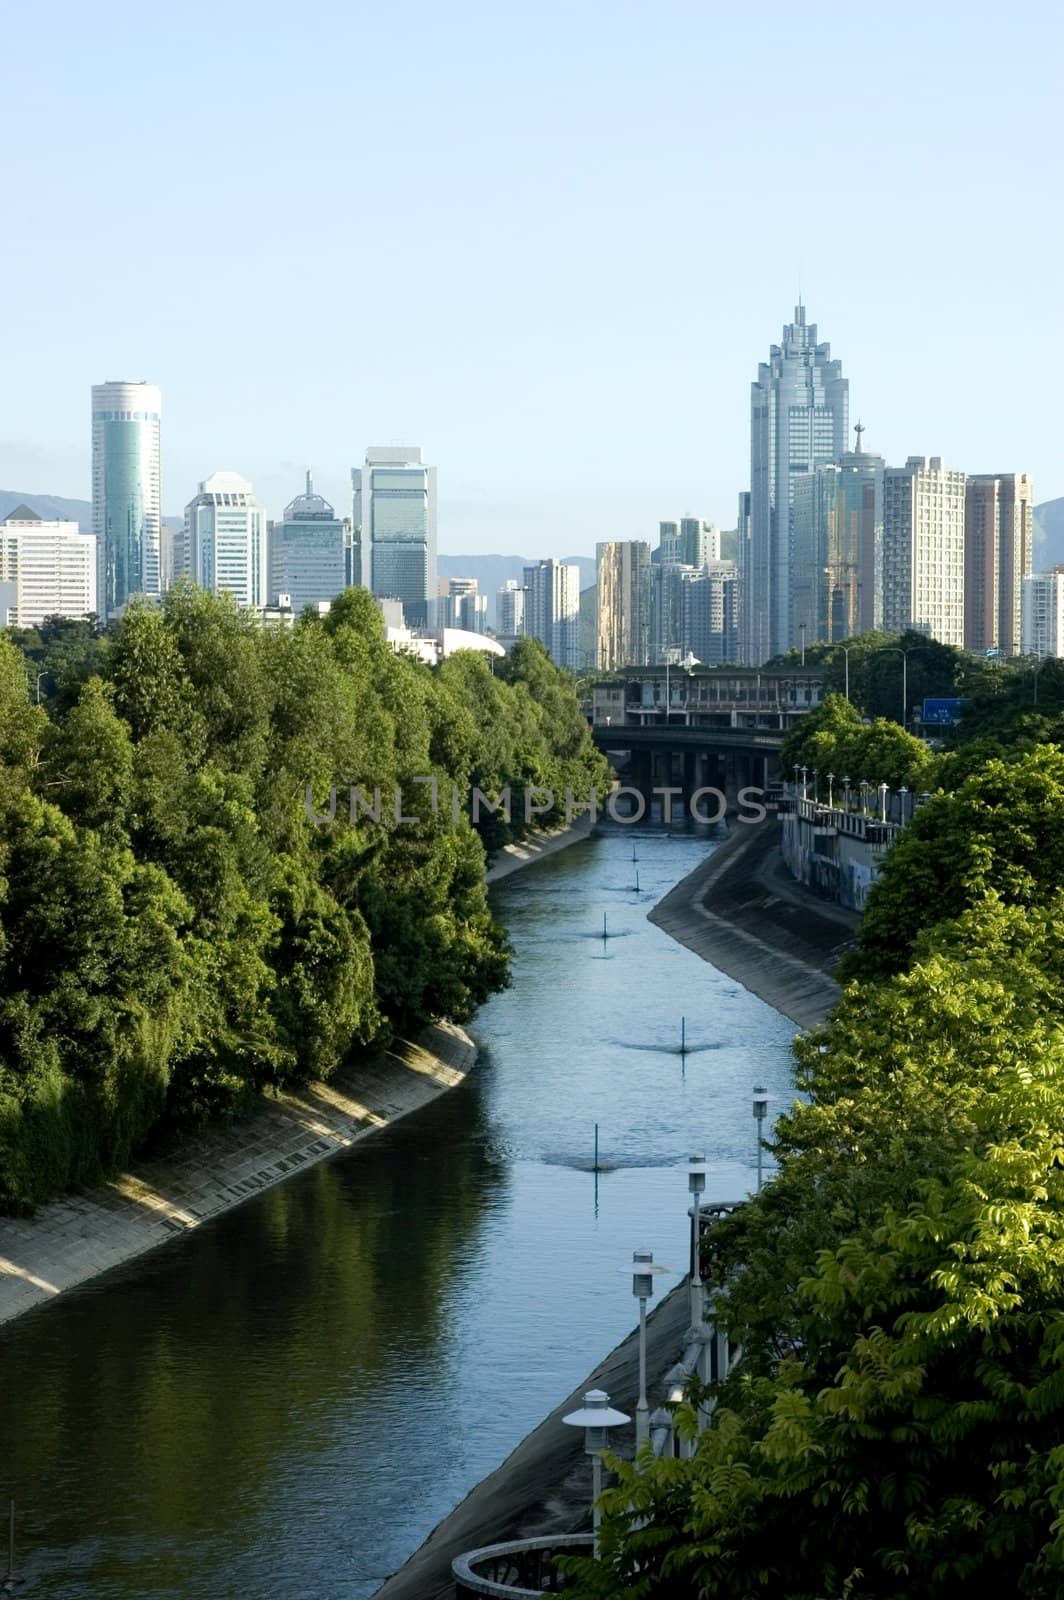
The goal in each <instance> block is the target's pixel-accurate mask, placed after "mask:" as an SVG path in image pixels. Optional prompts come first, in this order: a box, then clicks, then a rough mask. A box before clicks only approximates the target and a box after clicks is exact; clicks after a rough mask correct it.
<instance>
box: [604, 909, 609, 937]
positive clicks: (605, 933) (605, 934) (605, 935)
mask: <svg viewBox="0 0 1064 1600" xmlns="http://www.w3.org/2000/svg"><path fill="white" fill-rule="evenodd" d="M602 937H603V938H604V939H606V938H608V937H609V935H608V934H607V932H606V913H605V912H603V913H602Z"/></svg>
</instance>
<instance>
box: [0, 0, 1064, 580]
mask: <svg viewBox="0 0 1064 1600" xmlns="http://www.w3.org/2000/svg"><path fill="white" fill-rule="evenodd" d="M1060 15H1061V13H1060V10H1059V8H1058V7H1057V6H1056V5H1051V4H1048V3H1047V4H1033V3H1030V0H1013V3H1011V4H1009V5H1007V6H1001V5H1000V4H995V5H992V6H991V5H986V4H982V3H979V0H976V3H971V0H967V3H964V4H959V3H955V0H945V3H943V0H936V3H935V4H930V5H929V4H927V3H926V0H925V3H921V4H919V5H911V4H907V3H902V4H894V5H891V6H890V7H889V8H888V7H882V6H872V5H865V6H861V5H859V4H849V5H837V4H828V3H822V4H816V3H815V0H812V3H811V0H803V3H802V4H800V5H797V4H787V5H784V4H780V3H777V0H767V3H762V4H760V5H756V6H754V5H746V6H742V7H740V6H738V5H736V4H735V3H734V0H729V3H728V4H719V3H717V0H702V3H698V4H695V3H682V0H659V3H658V4H657V5H654V6H651V5H647V4H641V5H633V4H629V3H625V0H620V3H618V0H611V3H610V4H605V3H603V0H592V3H583V4H582V3H580V0H575V3H573V0H570V3H569V4H560V3H557V0H540V3H539V4H537V5H534V6H529V5H522V6H518V5H516V4H505V3H504V4H499V0H494V3H492V4H488V3H470V0H452V3H448V4H443V3H437V4H435V5H429V4H426V3H402V0H400V3H396V0H388V3H386V4H382V3H379V0H378V3H376V4H373V5H367V4H364V3H362V0H343V3H328V4H326V3H322V0H304V3H302V4H299V5H293V4H292V3H291V0H285V3H284V4H275V3H273V0H254V3H250V0H211V3H209V4H207V3H204V0H181V3H180V4H177V3H171V4H164V5H158V4H156V5H151V4H148V3H146V0H136V3H133V0H103V3H102V4H98V5H86V4H85V3H84V0H58V4H52V5H49V6H34V7H19V8H17V10H16V9H15V8H8V10H7V13H6V15H5V25H4V45H5V50H4V54H5V60H6V68H5V73H4V86H3V113H4V129H5V132H4V139H3V155H2V157H0V164H2V169H3V206H4V213H5V217H6V223H7V229H6V237H5V239H4V241H3V247H2V249H0V288H2V302H0V303H2V305H3V308H4V311H5V313H6V315H5V319H4V321H5V327H4V335H3V354H4V364H5V378H6V381H5V382H4V384H3V389H2V399H0V486H2V487H5V488H12V489H21V490H27V491H32V490H37V491H50V492H52V493H55V494H67V495H76V496H87V495H88V492H89V386H90V384H91V383H93V382H99V381H101V380H103V379H106V378H138V377H139V378H150V379H151V380H152V381H154V382H156V383H158V384H160V385H161V387H162V390H163V402H164V418H163V440H164V445H163V449H164V457H163V500H164V509H165V510H166V511H167V512H169V513H174V512H178V511H180V509H181V508H182V507H183V505H184V504H185V502H186V501H187V500H188V499H189V498H190V497H191V495H192V494H193V493H194V492H195V489H196V485H197V482H198V481H199V480H200V479H201V478H203V477H205V476H206V475H207V474H208V473H209V472H211V471H212V470H213V469H214V468H216V467H224V468H231V469H234V470H236V471H240V472H243V473H245V474H246V475H247V476H248V477H250V478H251V479H252V480H253V482H254V484H255V486H256V488H257V489H258V491H259V493H260V495H261V496H262V498H263V499H264V500H265V501H266V504H267V506H268V508H269V510H270V512H271V513H272V514H275V513H276V512H278V511H279V510H280V508H281V507H282V505H283V504H284V503H285V501H286V500H288V499H289V498H290V497H291V496H292V495H293V494H295V493H296V492H297V491H298V490H299V488H300V486H301V480H302V473H303V470H304V467H305V465H306V464H308V463H310V464H312V465H313V467H314V468H315V475H316V480H317V487H319V488H320V489H321V490H322V492H324V493H326V494H328V495H329V496H330V498H332V499H334V500H335V501H336V503H337V505H338V506H342V507H343V508H344V509H345V510H346V509H348V507H349V484H350V467H351V466H352V465H354V464H356V463H357V462H358V461H359V460H360V459H361V456H362V453H363V451H364V448H365V446H366V445H367V444H386V443H418V444H421V445H423V446H424V448H425V451H426V457H427V459H428V460H430V461H432V462H434V463H435V464H436V465H437V466H438V468H439V474H440V492H441V517H440V545H441V549H443V550H449V551H452V552H460V551H469V552H472V551H480V552H486V551H493V550H500V551H513V552H520V553H522V554H525V553H527V554H536V555H547V554H551V553H557V554H562V553H564V554H568V553H572V552H578V551H579V552H588V553H591V552H592V551H593V548H594V544H595V540H596V539H601V538H632V537H639V536H644V537H646V536H650V535H651V534H652V533H653V531H654V529H655V527H656V523H657V520H658V519H659V518H660V517H665V516H671V515H676V514H681V513H683V512H685V511H689V512H696V513H700V514H701V515H704V516H709V517H712V518H713V519H714V520H715V521H717V522H718V523H720V524H721V525H722V526H725V527H730V526H732V525H733V524H734V520H735V501H736V494H737V492H738V491H739V490H740V489H741V488H744V487H745V486H746V481H747V473H748V450H749V432H748V430H749V422H748V406H749V385H750V381H751V379H752V378H753V377H754V376H755V373H756V367H757V363H758V361H759V360H764V359H765V358H766V356H767V351H768V346H769V344H770V343H772V342H773V341H776V340H778V339H779V337H780V329H781V326H782V324H783V322H784V321H789V320H790V317H791V310H792V306H793V304H794V300H795V298H796V294H797V290H798V285H799V279H800V281H801V288H802V292H803V296H804V299H805V302H806V305H807V307H808V315H809V318H810V320H812V321H816V322H817V324H818V325H819V328H820V337H821V338H826V339H829V340H830V342H831V346H832V353H833V354H834V355H835V356H838V357H840V358H841V359H842V362H843V366H844V371H845V372H846V374H847V376H848V377H849V379H850V396H851V411H852V416H853V417H854V418H856V417H857V415H858V414H860V415H861V416H862V418H863V420H864V422H865V424H866V426H867V430H868V431H867V433H866V435H865V443H866V447H868V448H872V449H877V450H879V451H881V452H882V453H884V454H885V455H886V456H887V457H888V459H890V460H893V461H902V460H904V458H905V456H906V455H909V454H913V453H921V454H928V455H930V454H940V455H942V456H944V457H945V458H946V461H947V463H948V464H950V465H956V466H959V467H963V468H965V469H967V470H968V471H973V472H976V471H981V472H985V471H1003V470H1007V471H1019V470H1026V471H1030V472H1033V473H1034V476H1035V488H1036V497H1037V498H1038V499H1040V500H1044V499H1049V498H1052V497H1054V496H1056V495H1061V494H1064V454H1062V448H1061V402H1060V386H1061V376H1060V375H1061V369H1062V356H1061V353H1060V347H1059V343H1058V341H1059V339H1060V331H1061V304H1062V292H1061V291H1062V288H1064V265H1062V264H1064V221H1062V209H1061V178H1060V174H1061V168H1062V162H1061V154H1062V147H1064V110H1062V107H1061V98H1060V84H1061V76H1062V74H1061V69H1062V65H1064V60H1062V57H1064V49H1062V43H1064V29H1062V25H1061V21H1060Z"/></svg>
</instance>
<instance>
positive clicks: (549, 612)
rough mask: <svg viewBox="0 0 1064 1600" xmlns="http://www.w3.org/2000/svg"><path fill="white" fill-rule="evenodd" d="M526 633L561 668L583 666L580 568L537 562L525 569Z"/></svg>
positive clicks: (572, 668)
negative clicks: (580, 637)
mask: <svg viewBox="0 0 1064 1600" xmlns="http://www.w3.org/2000/svg"><path fill="white" fill-rule="evenodd" d="M525 591H526V594H525V633H526V634H531V636H532V637H533V638H534V639H538V640H539V641H540V643H541V644H542V645H543V647H544V649H545V650H546V651H547V653H548V655H549V656H550V657H551V659H552V660H553V661H556V662H557V664H558V666H559V667H569V668H570V669H571V670H572V671H574V672H575V671H576V670H577V669H578V667H579V665H580V659H579V657H580V644H579V627H580V568H579V567H575V566H569V565H567V564H566V563H565V562H563V561H554V560H550V561H538V562H537V563H536V565H535V566H533V567H526V568H525Z"/></svg>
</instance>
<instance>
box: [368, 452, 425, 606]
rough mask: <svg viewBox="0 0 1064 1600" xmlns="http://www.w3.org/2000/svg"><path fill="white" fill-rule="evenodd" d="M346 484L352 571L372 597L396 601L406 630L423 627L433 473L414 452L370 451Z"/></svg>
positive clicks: (420, 456)
mask: <svg viewBox="0 0 1064 1600" xmlns="http://www.w3.org/2000/svg"><path fill="white" fill-rule="evenodd" d="M351 481H352V486H353V490H354V511H353V518H352V521H353V534H352V541H353V545H354V546H356V547H357V557H356V555H355V553H354V551H353V553H352V558H351V559H352V567H354V565H355V564H356V560H357V565H358V567H359V569H360V570H361V572H362V581H363V582H365V581H366V578H367V575H368V578H369V587H370V589H372V591H373V593H374V594H375V595H380V596H388V597H390V598H392V599H395V600H401V601H402V603H403V610H404V614H405V616H406V619H407V622H408V623H409V624H411V625H414V626H422V627H424V626H426V625H427V623H428V621H429V610H430V607H431V605H432V603H433V602H434V601H435V599H436V468H435V467H427V466H426V465H425V463H424V459H423V455H422V451H421V450H420V449H419V448H417V447H416V446H400V445H397V446H379V447H378V446H374V447H372V448H371V449H369V450H367V451H366V460H365V464H364V465H363V466H362V467H361V468H358V467H356V468H355V469H354V470H353V472H352V474H351ZM367 561H368V563H369V568H368V574H367V568H366V562H367Z"/></svg>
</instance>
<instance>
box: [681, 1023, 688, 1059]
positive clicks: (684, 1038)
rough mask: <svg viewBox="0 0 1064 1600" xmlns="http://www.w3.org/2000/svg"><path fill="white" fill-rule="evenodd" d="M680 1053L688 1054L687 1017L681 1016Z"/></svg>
mask: <svg viewBox="0 0 1064 1600" xmlns="http://www.w3.org/2000/svg"><path fill="white" fill-rule="evenodd" d="M680 1054H681V1055H682V1056H685V1055H686V1054H687V1018H686V1017H681V1018H680Z"/></svg>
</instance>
